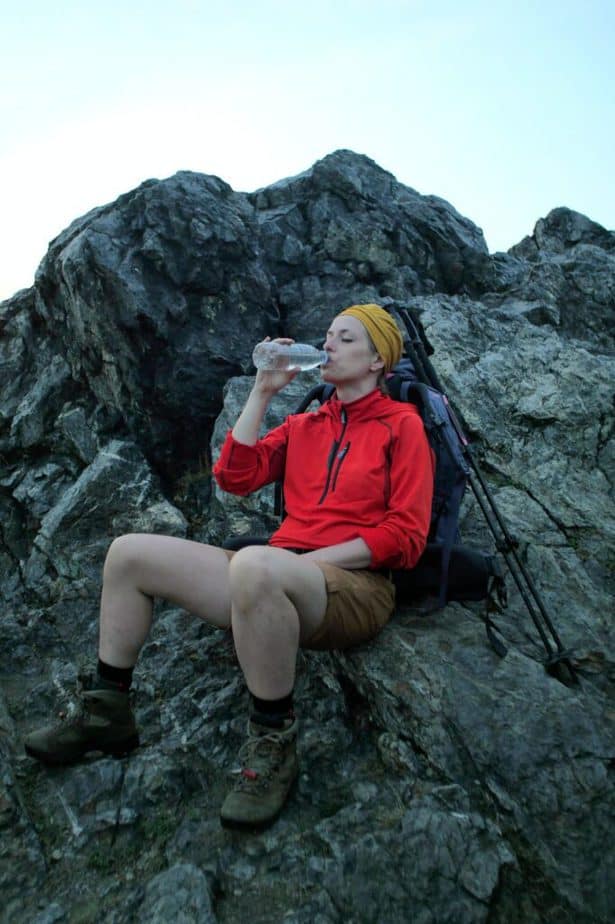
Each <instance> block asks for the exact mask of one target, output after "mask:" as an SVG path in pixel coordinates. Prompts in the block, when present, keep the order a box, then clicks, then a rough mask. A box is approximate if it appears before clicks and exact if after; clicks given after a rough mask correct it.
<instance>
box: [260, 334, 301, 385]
mask: <svg viewBox="0 0 615 924" xmlns="http://www.w3.org/2000/svg"><path fill="white" fill-rule="evenodd" d="M261 342H262V343H281V344H283V345H284V346H288V345H290V344H291V343H294V342H295V341H294V340H292V339H291V338H290V337H275V338H274V340H271V337H265V339H264V340H263V341H261ZM299 371H300V370H299V367H298V366H295V367H293V368H291V369H284V370H282V369H280V370H266V369H257V370H256V379H255V382H254V389H255V390H256V391H258V392H260V394H262V395H268V396H269V397H273V395H276V394H277V393H278V392H279V391H282V389H283V388H285V387H286V386H287V385H288V383H289V382H292V380H293V379H294V377H295V376H296V375H297V373H298V372H299Z"/></svg>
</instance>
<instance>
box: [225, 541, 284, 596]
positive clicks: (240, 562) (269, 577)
mask: <svg viewBox="0 0 615 924" xmlns="http://www.w3.org/2000/svg"><path fill="white" fill-rule="evenodd" d="M278 584H279V580H278V577H277V569H276V567H275V561H274V556H273V555H272V554H271V549H268V548H267V547H266V546H262V545H251V546H247V547H246V548H243V549H240V551H239V552H237V553H236V554H235V555H234V556H233V558H232V559H231V562H230V565H229V586H230V591H231V598H232V600H233V602H234V603H235V604H236V605H237V606H238V607H239V608H240V609H244V608H246V607H249V606H253V605H254V604H255V603H257V602H258V601H260V600H262V599H269V598H271V596H272V594H273V593H274V592H275V590H276V589H277V587H278Z"/></svg>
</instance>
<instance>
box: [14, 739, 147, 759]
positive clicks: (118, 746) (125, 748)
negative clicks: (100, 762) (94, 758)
mask: <svg viewBox="0 0 615 924" xmlns="http://www.w3.org/2000/svg"><path fill="white" fill-rule="evenodd" d="M138 747H139V735H138V734H135V735H131V736H130V738H126V739H125V740H124V741H121V742H117V741H114V742H113V744H101V745H96V746H94V747H86V748H84V749H83V750H82V751H79V753H78V754H73V755H72V756H62V755H58V756H56V755H55V754H49V753H48V752H47V751H39V750H38V749H37V748H33V747H32V746H31V745H29V744H26V745H24V750H25V752H26V754H28V755H29V756H30V757H34V758H35V759H36V760H40V762H41V763H43V764H47V766H50V767H65V766H68V765H69V764H74V763H77V761H79V760H81V758H82V757H85V756H86V754H94V753H96V752H102V753H103V754H106V755H107V756H108V757H115V758H118V759H119V758H121V757H126V756H127V755H128V754H130V753H131V751H134V750H135V748H138Z"/></svg>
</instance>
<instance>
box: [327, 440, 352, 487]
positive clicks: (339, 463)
mask: <svg viewBox="0 0 615 924" xmlns="http://www.w3.org/2000/svg"><path fill="white" fill-rule="evenodd" d="M349 449H350V443H346V445H345V446H344V448H343V449H342V450H341V451H340V452H338V454H337V468H336V469H335V475H334V476H333V481H332V482H331V491H335V485H336V484H337V476H338V475H339V473H340V468H341V467H342V462H343V461H344V459H345V458H346V456H347V455H348V450H349Z"/></svg>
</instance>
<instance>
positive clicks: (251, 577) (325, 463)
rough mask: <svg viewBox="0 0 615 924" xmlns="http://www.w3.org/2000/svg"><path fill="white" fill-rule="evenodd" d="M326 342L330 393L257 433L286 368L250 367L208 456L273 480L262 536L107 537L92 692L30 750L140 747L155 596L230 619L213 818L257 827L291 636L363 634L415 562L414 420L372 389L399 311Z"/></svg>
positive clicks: (421, 526) (303, 641) (417, 479)
mask: <svg viewBox="0 0 615 924" xmlns="http://www.w3.org/2000/svg"><path fill="white" fill-rule="evenodd" d="M281 342H290V341H288V340H282V341H281ZM324 349H325V350H326V352H327V355H328V361H327V363H326V364H325V365H324V366H322V367H321V375H322V378H323V379H324V380H325V381H327V382H329V383H331V384H333V385H334V386H335V393H334V395H333V397H332V398H331V399H330V400H329V401H327V402H325V404H323V406H322V407H321V408H320V409H319V410H318V411H316V412H315V413H309V414H298V415H291V416H289V417H288V418H287V419H286V420H285V421H284V423H282V424H281V426H279V427H277V428H275V429H273V430H272V431H270V432H269V433H268V434H267V435H266V436H265V437H264V438H262V439H259V436H258V434H259V428H260V425H261V422H262V420H263V416H264V413H265V410H266V408H267V406H268V404H269V402H270V400H271V398H272V397H273V396H274V395H275V394H276V393H277V392H278V391H280V390H281V389H282V388H283V387H284V386H285V385H287V384H288V382H290V380H291V379H292V378H293V377H294V375H295V374H296V371H289V372H263V371H258V372H257V375H256V378H255V381H254V386H253V388H252V391H251V392H250V395H249V397H248V400H247V402H246V405H245V407H244V409H243V411H242V412H241V414H240V416H239V418H238V420H237V422H236V424H235V426H234V427H233V429H232V431H230V432H229V433H228V434H227V437H226V441H225V443H224V445H223V447H222V450H221V453H220V457H219V459H218V461H217V462H216V465H215V467H214V476H215V478H216V480H217V482H218V484H219V485H220V486H221V488H222V489H223V490H225V491H229V492H232V493H235V494H241V495H245V494H248V493H250V492H252V491H255V490H257V489H258V488H260V487H262V486H263V485H265V484H269V483H270V482H273V481H277V480H279V479H283V483H284V498H285V505H286V515H285V517H284V520H283V522H282V524H281V525H280V527H279V529H278V530H277V531H276V532H275V533H274V534H273V535H272V536H271V538H270V540H269V544H268V545H266V546H249V547H247V548H243V549H241V550H240V551H238V552H235V553H232V552H229V551H226V550H223V549H220V548H217V547H215V546H211V545H205V544H201V543H197V542H192V541H189V540H185V539H178V538H173V537H169V536H156V535H143V534H135V535H125V536H120V537H119V538H117V539H116V540H114V542H113V543H112V544H111V546H110V548H109V551H108V554H107V557H106V561H105V566H104V573H103V587H102V597H101V611H100V646H99V661H98V672H97V681H96V683H95V687H96V689H93V690H90V691H88V692H85V693H83V694H82V709H81V710H80V712H79V714H78V716H77V717H75V718H74V719H73V720H71V721H70V722H64V723H60V724H56V725H53V726H50V727H47V728H43V729H41V730H39V731H35V732H32V733H31V734H30V735H28V737H27V738H26V742H25V747H26V751H27V753H28V754H30V755H31V756H33V757H36V758H38V759H39V760H42V761H44V762H46V763H50V764H63V763H69V762H71V761H73V760H76V759H78V758H79V757H81V756H83V755H84V754H86V753H87V752H89V751H103V752H105V753H112V754H124V753H127V752H129V751H130V750H132V749H133V748H134V747H136V746H137V744H138V733H137V728H136V724H135V720H134V717H133V713H132V710H131V707H130V703H129V696H128V692H129V689H130V684H131V679H132V672H133V668H134V666H135V664H136V661H137V658H138V656H139V652H140V650H141V648H142V646H143V644H144V643H145V641H146V639H147V636H148V633H149V630H150V626H151V622H152V607H153V599H154V598H155V597H161V598H164V599H166V600H168V601H171V602H173V603H175V604H176V605H178V606H181V607H183V608H185V609H186V610H189V611H190V612H192V613H194V614H195V615H196V616H199V617H200V618H201V619H204V620H205V621H207V622H208V623H210V624H212V625H214V626H218V627H221V628H231V630H232V633H233V640H234V644H235V649H236V652H237V657H238V660H239V664H240V667H241V669H242V671H243V674H244V677H245V681H246V684H247V687H248V690H249V692H250V694H251V702H252V711H251V716H250V720H249V723H248V736H247V740H246V742H245V744H244V745H243V747H242V749H241V751H240V759H241V766H242V772H241V774H240V775H239V776H238V781H237V783H236V785H235V786H234V788H233V789H232V790H231V792H230V793H229V795H228V796H227V798H226V800H225V801H224V804H223V805H222V809H221V821H222V823H223V824H225V825H229V826H240V827H241V826H243V827H263V826H265V825H266V824H268V823H269V822H271V821H272V820H273V819H274V818H275V817H276V816H277V815H278V813H279V812H280V810H281V808H282V806H283V805H284V802H285V800H286V798H287V795H288V792H289V790H290V787H291V785H292V783H293V781H294V779H295V778H296V776H297V773H298V763H297V753H296V738H297V727H298V723H297V719H296V718H295V715H294V711H293V686H294V680H295V662H296V656H297V650H298V648H299V647H300V646H302V647H305V648H312V649H329V648H347V647H349V646H352V645H356V644H359V643H361V642H366V641H367V640H369V639H370V638H372V637H373V636H375V635H376V634H377V633H378V632H379V630H380V629H381V628H382V627H383V626H384V625H385V624H386V622H387V621H388V620H389V618H390V616H391V614H392V612H393V608H394V603H395V599H394V587H393V584H392V582H391V580H390V573H389V571H390V569H391V568H411V567H413V566H414V565H415V564H416V562H417V560H418V558H419V557H420V555H421V553H422V551H423V548H424V546H425V543H426V539H427V533H428V529H429V522H430V511H431V500H432V485H433V461H432V455H431V451H430V449H429V445H428V442H427V438H426V436H425V433H424V430H423V425H422V422H421V419H420V417H419V415H418V412H417V411H416V409H415V408H414V406H413V405H410V404H405V403H401V402H397V401H394V400H393V399H391V398H389V397H388V396H387V395H385V394H383V393H382V390H381V389H380V387H379V383H380V382H381V380H382V379H383V377H384V374H385V373H386V372H387V371H388V370H390V369H391V367H392V366H393V365H394V364H395V363H396V362H397V361H398V360H399V358H400V355H401V352H402V338H401V334H400V332H399V330H398V328H397V325H396V323H395V321H394V320H393V318H392V317H391V316H390V315H389V314H388V312H386V311H385V310H384V309H383V308H380V307H379V306H377V305H355V306H352V307H351V308H347V309H346V310H344V311H342V312H341V313H340V314H339V315H337V317H336V318H335V319H334V320H333V322H332V324H331V327H330V328H329V330H328V331H327V334H326V338H325V342H324Z"/></svg>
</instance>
